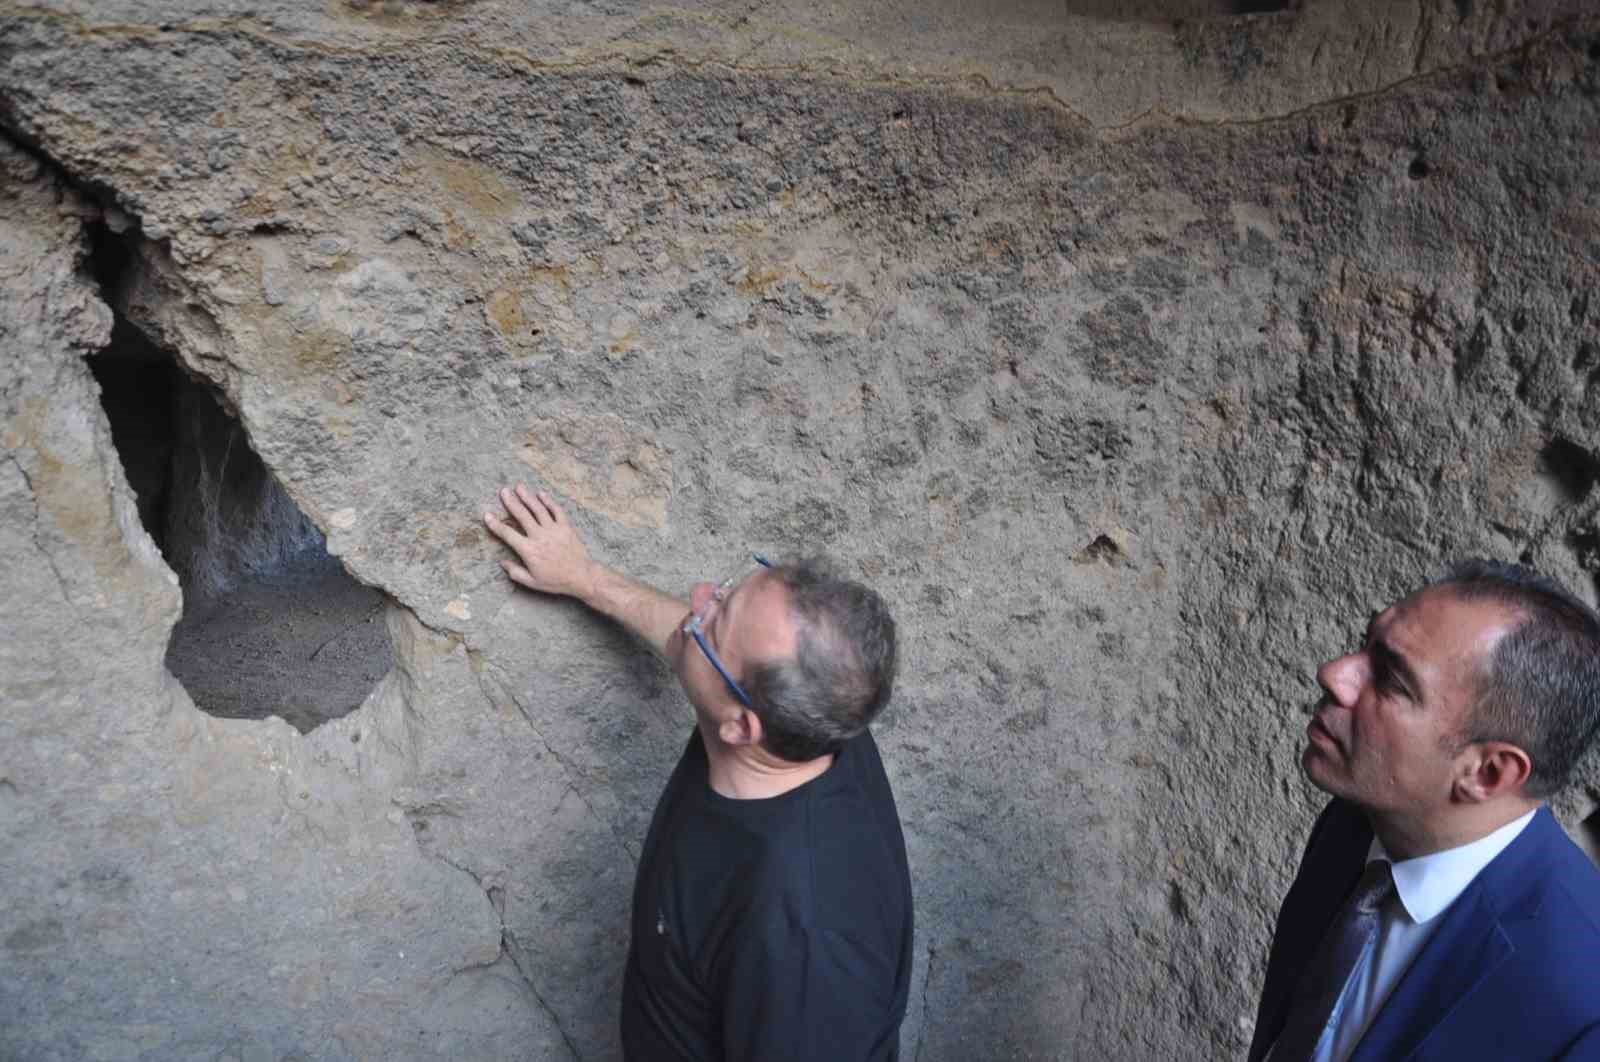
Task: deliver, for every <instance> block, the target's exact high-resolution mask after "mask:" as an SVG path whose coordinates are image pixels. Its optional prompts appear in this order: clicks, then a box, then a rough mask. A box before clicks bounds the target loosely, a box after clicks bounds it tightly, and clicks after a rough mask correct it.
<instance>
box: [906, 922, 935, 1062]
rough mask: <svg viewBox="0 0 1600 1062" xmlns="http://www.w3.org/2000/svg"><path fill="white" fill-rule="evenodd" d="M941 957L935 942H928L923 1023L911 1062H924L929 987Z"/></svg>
mask: <svg viewBox="0 0 1600 1062" xmlns="http://www.w3.org/2000/svg"><path fill="white" fill-rule="evenodd" d="M938 957H939V949H938V948H936V947H935V946H934V943H933V941H931V940H930V941H929V942H928V969H927V972H926V973H924V974H923V975H922V1022H921V1023H920V1024H919V1025H918V1026H917V1050H916V1052H915V1053H914V1054H913V1055H912V1056H911V1062H922V1043H923V1041H924V1040H925V1039H927V1034H928V1025H929V1024H930V1023H929V1020H928V986H929V985H931V984H933V963H934V960H935V959H937V958H938Z"/></svg>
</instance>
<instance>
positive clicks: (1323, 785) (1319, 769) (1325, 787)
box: [1300, 741, 1340, 796]
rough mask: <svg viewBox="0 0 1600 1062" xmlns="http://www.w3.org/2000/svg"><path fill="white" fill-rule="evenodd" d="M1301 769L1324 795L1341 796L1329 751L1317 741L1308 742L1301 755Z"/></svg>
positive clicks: (1307, 778)
mask: <svg viewBox="0 0 1600 1062" xmlns="http://www.w3.org/2000/svg"><path fill="white" fill-rule="evenodd" d="M1300 769H1301V770H1302V771H1304V772H1305V773H1306V780H1307V781H1309V782H1310V783H1311V784H1312V785H1314V786H1316V787H1317V788H1318V789H1320V790H1322V791H1323V792H1324V793H1327V794H1329V795H1330V796H1339V795H1340V789H1339V785H1338V779H1337V772H1336V771H1335V770H1334V769H1333V764H1332V763H1331V762H1330V758H1329V756H1328V750H1327V749H1325V748H1323V747H1321V746H1320V745H1318V744H1317V743H1316V742H1315V741H1312V742H1308V743H1307V744H1306V747H1305V750H1304V751H1303V752H1301V753H1300Z"/></svg>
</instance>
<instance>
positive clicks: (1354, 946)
mask: <svg viewBox="0 0 1600 1062" xmlns="http://www.w3.org/2000/svg"><path fill="white" fill-rule="evenodd" d="M1392 895H1394V875H1393V873H1392V872H1391V871H1390V867H1389V861H1388V860H1386V859H1377V860H1374V861H1372V862H1371V863H1368V864H1367V869H1366V872H1365V873H1364V874H1362V875H1361V880H1360V881H1359V882H1357V883H1356V888H1355V891H1354V892H1352V893H1351V894H1350V897H1349V899H1347V900H1345V902H1344V906H1343V907H1341V908H1340V909H1339V914H1338V916H1337V917H1336V918H1334V920H1333V924H1332V925H1331V926H1329V927H1328V932H1327V935H1325V936H1324V937H1323V938H1322V944H1321V946H1319V947H1318V948H1317V954H1316V956H1315V957H1314V958H1313V959H1312V960H1311V965H1309V966H1307V967H1306V969H1305V972H1304V973H1302V974H1301V975H1300V984H1299V985H1298V987H1297V988H1296V989H1295V994H1294V1002H1293V1004H1292V1005H1291V1007H1290V1010H1289V1018H1288V1020H1287V1021H1286V1022H1285V1023H1284V1026H1283V1032H1281V1033H1279V1034H1278V1040H1277V1042H1276V1043H1275V1044H1273V1045H1272V1051H1271V1052H1270V1053H1269V1054H1268V1055H1267V1058H1268V1059H1269V1060H1270V1062H1304V1060H1305V1059H1308V1058H1310V1057H1311V1053H1312V1052H1313V1051H1315V1050H1316V1049H1317V1043H1318V1041H1320V1040H1321V1039H1322V1032H1323V1030H1324V1029H1326V1028H1327V1026H1328V1019H1329V1018H1331V1017H1333V1008H1334V1007H1335V1006H1336V1005H1337V1004H1338V1002H1339V997H1340V996H1341V995H1343V994H1344V986H1345V982H1347V981H1349V980H1350V975H1351V974H1352V973H1354V972H1355V969H1356V966H1357V965H1358V964H1359V963H1360V962H1361V959H1362V957H1363V956H1365V955H1366V953H1367V950H1368V949H1369V948H1370V947H1371V946H1372V942H1373V940H1374V939H1375V938H1376V937H1377V935H1378V923H1379V921H1380V920H1381V919H1382V917H1383V913H1382V909H1383V904H1384V901H1386V900H1387V899H1388V898H1389V897H1390V896H1392Z"/></svg>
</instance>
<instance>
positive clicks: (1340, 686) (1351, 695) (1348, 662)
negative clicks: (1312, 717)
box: [1317, 652, 1367, 708]
mask: <svg viewBox="0 0 1600 1062" xmlns="http://www.w3.org/2000/svg"><path fill="white" fill-rule="evenodd" d="M1366 675H1367V654H1366V653H1365V652H1355V653H1346V654H1345V655H1344V656H1341V657H1339V658H1338V659H1336V660H1329V661H1328V662H1327V663H1326V664H1323V665H1322V666H1321V667H1319V668H1317V683H1318V685H1320V686H1321V687H1322V688H1323V689H1325V690H1327V691H1328V696H1329V697H1331V698H1333V701H1334V703H1335V704H1338V705H1340V706H1342V707H1345V708H1348V707H1350V706H1351V705H1352V704H1354V703H1355V702H1356V698H1358V697H1360V696H1361V687H1362V686H1363V685H1364V684H1365V683H1366Z"/></svg>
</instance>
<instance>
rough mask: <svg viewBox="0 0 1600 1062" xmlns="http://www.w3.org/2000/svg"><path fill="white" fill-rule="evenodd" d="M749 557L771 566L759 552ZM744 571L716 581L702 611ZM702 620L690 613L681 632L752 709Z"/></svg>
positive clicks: (747, 706) (717, 602)
mask: <svg viewBox="0 0 1600 1062" xmlns="http://www.w3.org/2000/svg"><path fill="white" fill-rule="evenodd" d="M750 558H751V560H753V561H755V563H756V564H757V565H759V566H760V567H762V568H770V567H772V562H771V561H769V560H767V558H765V557H763V556H762V555H761V554H759V553H752V554H750ZM744 573H745V569H740V570H739V571H738V572H735V573H734V574H733V575H730V576H728V577H727V578H726V579H724V580H722V582H720V583H718V584H717V588H716V589H715V590H714V591H712V594H711V601H710V602H708V607H707V608H706V609H705V610H704V611H707V612H709V611H710V608H709V605H712V604H720V603H721V601H722V598H723V595H725V594H726V593H727V592H728V591H729V590H731V589H733V588H734V587H735V586H736V585H738V583H739V582H741V581H742V580H741V579H740V576H741V575H744ZM702 620H703V616H702V615H701V613H699V612H697V613H694V614H693V615H691V616H690V617H689V618H688V619H687V620H685V621H684V623H683V633H685V634H687V635H688V636H689V637H691V638H693V639H694V644H696V645H698V646H699V647H700V651H701V652H702V653H704V654H706V659H707V660H709V661H711V666H712V667H714V668H716V669H717V674H719V675H721V676H722V681H723V682H726V683H727V684H728V689H729V690H731V691H732V692H733V695H734V696H735V697H737V698H739V703H740V704H742V705H744V706H745V707H746V708H749V709H751V710H754V709H755V705H753V704H751V703H750V695H749V694H747V693H745V691H744V690H742V689H740V688H739V684H738V683H737V682H735V681H733V676H732V675H730V674H728V669H727V668H725V667H723V666H722V661H721V660H718V659H717V654H716V651H715V650H713V649H712V648H711V643H710V642H708V641H706V635H705V629H704V628H703V626H702V625H701V624H702Z"/></svg>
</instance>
